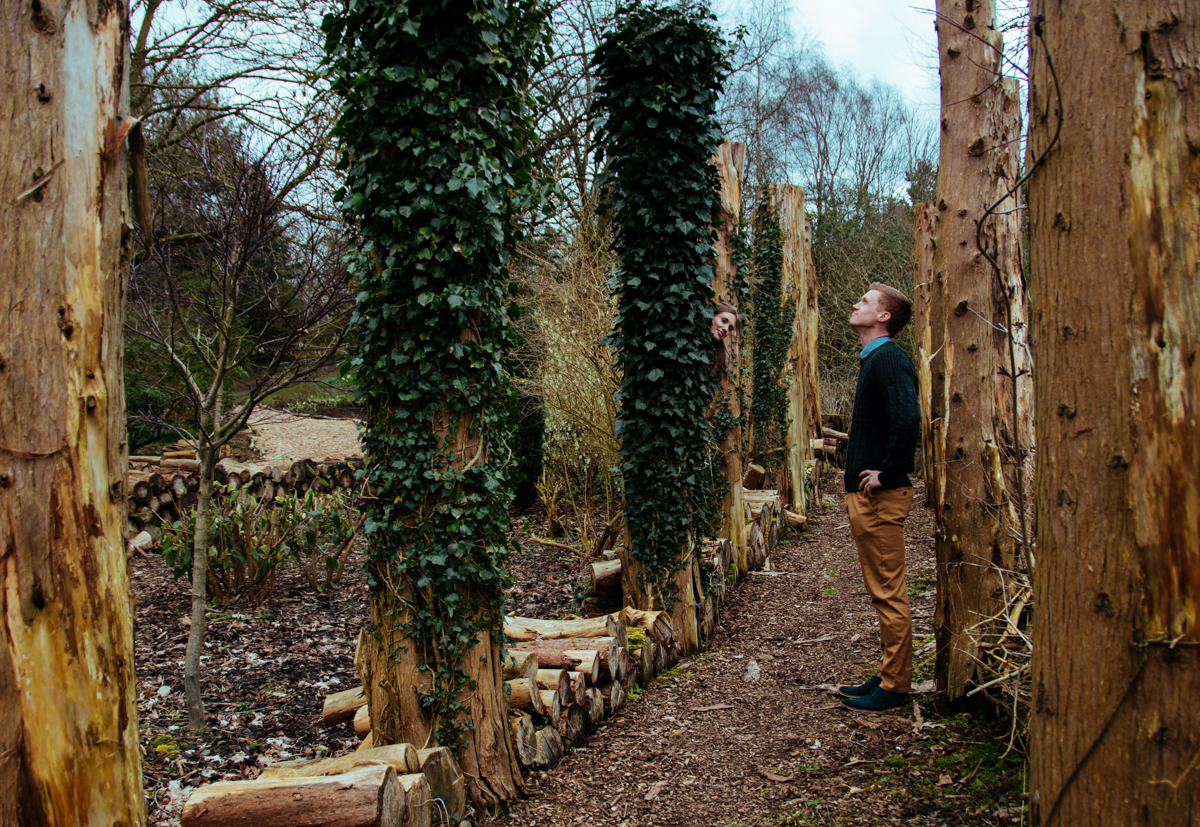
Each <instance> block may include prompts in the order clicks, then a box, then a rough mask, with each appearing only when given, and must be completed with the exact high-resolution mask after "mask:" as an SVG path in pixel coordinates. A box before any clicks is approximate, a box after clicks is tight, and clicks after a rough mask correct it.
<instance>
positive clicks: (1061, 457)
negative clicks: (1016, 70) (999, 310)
mask: <svg viewBox="0 0 1200 827" xmlns="http://www.w3.org/2000/svg"><path fill="white" fill-rule="evenodd" d="M1033 11H1034V14H1035V15H1037V16H1039V17H1035V18H1034V19H1035V20H1038V21H1039V22H1038V23H1037V24H1036V29H1035V34H1034V36H1033V38H1032V40H1033V44H1032V45H1033V48H1032V59H1031V69H1032V84H1031V96H1030V111H1031V112H1032V113H1033V119H1032V123H1031V127H1032V128H1031V130H1030V138H1029V157H1030V159H1031V161H1036V160H1037V159H1039V158H1041V157H1042V155H1043V154H1045V161H1044V163H1043V164H1042V165H1041V166H1040V167H1038V168H1037V169H1035V170H1034V172H1033V175H1032V178H1031V179H1030V182H1029V210H1030V220H1031V228H1032V231H1031V245H1032V249H1031V260H1032V272H1031V274H1030V285H1031V287H1032V291H1031V304H1032V306H1033V307H1034V308H1035V309H1036V313H1035V315H1034V317H1033V325H1034V331H1033V333H1034V336H1033V345H1034V355H1035V358H1036V364H1037V365H1038V369H1039V377H1038V384H1037V388H1036V420H1037V421H1036V427H1037V437H1038V439H1037V443H1038V452H1039V457H1038V478H1037V511H1038V517H1037V549H1038V566H1037V578H1036V585H1035V606H1036V620H1035V628H1034V655H1033V658H1034V660H1033V681H1032V686H1033V715H1032V719H1031V722H1030V736H1031V755H1030V768H1031V775H1030V793H1031V799H1030V806H1031V816H1032V823H1033V824H1035V825H1037V824H1040V825H1059V826H1061V827H1065V825H1082V824H1087V825H1096V827H1106V826H1107V825H1113V826H1114V827H1115V825H1123V827H1138V826H1145V827H1149V825H1167V824H1178V825H1184V824H1189V825H1190V824H1196V823H1198V822H1200V703H1197V700H1196V699H1197V687H1200V428H1198V424H1197V423H1198V422H1200V359H1198V357H1197V354H1198V353H1200V278H1198V277H1197V273H1198V272H1200V199H1198V198H1197V193H1198V192H1200V69H1198V68H1197V67H1198V65H1200V64H1198V55H1200V7H1197V6H1196V4H1194V3H1184V2H1170V1H1169V0H1128V2H1124V3H1119V4H1109V3H1099V2H1074V3H1069V4H1062V3H1057V2H1045V0H1035V2H1034V3H1033ZM1043 21H1044V22H1043ZM1038 33H1043V34H1044V38H1045V39H1044V41H1043V40H1042V39H1041V38H1040V37H1039V36H1038ZM1056 135H1057V140H1055V136H1056Z"/></svg>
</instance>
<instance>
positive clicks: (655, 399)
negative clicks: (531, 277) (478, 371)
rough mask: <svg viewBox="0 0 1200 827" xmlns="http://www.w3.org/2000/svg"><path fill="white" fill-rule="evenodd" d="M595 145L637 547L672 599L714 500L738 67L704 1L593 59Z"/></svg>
mask: <svg viewBox="0 0 1200 827" xmlns="http://www.w3.org/2000/svg"><path fill="white" fill-rule="evenodd" d="M593 65H594V67H595V69H596V74H597V78H598V83H597V87H596V99H595V104H594V107H595V108H594V112H595V117H596V128H597V133H596V134H597V138H596V140H597V146H598V149H597V154H598V156H599V157H600V158H601V159H603V160H605V161H606V162H607V166H606V172H605V176H604V178H603V180H602V181H600V182H599V184H600V186H607V187H608V195H609V201H610V204H611V210H612V212H613V216H614V219H615V222H614V223H615V226H616V227H617V233H616V241H615V246H616V251H617V254H618V256H619V260H620V262H621V266H620V268H619V270H618V271H617V274H616V276H615V278H614V292H615V294H616V297H617V319H616V323H615V325H614V330H613V333H612V335H611V337H610V343H611V344H612V345H613V347H614V349H615V350H616V353H617V364H618V365H619V367H620V368H621V370H622V371H623V376H624V378H623V379H622V382H621V387H620V390H619V391H618V401H619V403H620V406H621V413H620V419H619V421H618V423H617V432H618V435H619V437H620V439H621V475H622V478H623V482H624V487H625V518H626V521H627V524H628V526H629V529H630V534H631V537H632V548H631V549H630V552H631V553H632V554H633V556H634V557H635V558H637V559H638V560H640V561H641V562H642V563H643V565H644V567H645V576H646V578H647V579H649V580H650V581H651V583H652V584H653V585H655V586H656V587H657V588H658V590H659V592H660V593H661V594H663V595H664V597H665V598H666V599H667V600H670V599H671V596H672V595H673V584H674V580H673V576H674V574H675V572H676V570H677V567H678V565H679V562H678V555H679V553H680V549H681V548H682V547H683V546H684V544H686V543H689V542H690V543H691V546H690V548H689V549H688V552H689V553H694V551H695V550H696V548H698V547H699V543H700V540H701V536H702V533H703V530H704V528H705V524H706V523H707V522H708V520H707V513H706V512H707V510H708V499H709V498H708V488H709V486H708V485H707V481H706V479H705V473H706V464H707V449H706V440H707V438H708V435H709V429H708V425H707V424H706V422H705V417H704V414H705V409H706V407H707V406H708V403H709V397H710V390H709V388H710V383H711V382H712V377H711V374H710V372H709V367H710V364H711V360H712V352H713V349H712V337H711V334H710V333H709V326H710V324H711V321H712V301H713V290H712V279H713V270H712V264H711V262H712V259H713V255H714V248H713V243H714V238H713V234H712V232H711V229H710V228H711V226H712V223H713V221H714V220H716V219H717V217H718V216H719V211H720V197H719V195H718V193H717V189H716V187H717V174H716V170H715V168H714V167H713V166H712V165H711V164H709V158H710V157H711V156H712V155H713V154H715V153H716V151H717V149H718V147H719V145H720V142H721V129H720V125H719V123H718V121H717V118H716V114H715V113H716V105H717V99H718V97H719V95H720V93H721V88H722V83H723V80H724V78H725V76H726V75H727V74H728V72H729V69H730V66H729V61H728V57H727V53H726V50H725V42H724V40H723V39H722V37H721V34H720V32H719V30H718V29H717V27H716V25H715V24H714V22H713V17H712V15H711V13H710V11H709V10H708V8H707V6H705V5H700V4H691V3H682V4H677V5H657V4H641V3H635V4H632V5H627V6H623V7H619V8H618V10H617V25H616V27H615V29H614V30H613V31H611V32H609V33H608V34H607V35H606V36H605V37H604V38H603V39H602V41H601V43H600V45H599V46H598V48H597V49H596V53H595V55H594V57H593Z"/></svg>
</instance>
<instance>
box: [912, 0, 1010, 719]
mask: <svg viewBox="0 0 1200 827" xmlns="http://www.w3.org/2000/svg"><path fill="white" fill-rule="evenodd" d="M937 12H938V24H937V28H938V51H939V55H940V60H941V74H942V135H941V157H940V161H939V168H938V187H937V206H938V212H939V220H938V223H937V229H936V233H937V237H936V242H937V243H936V246H935V249H934V259H933V261H934V269H935V270H936V272H937V275H938V277H939V278H942V279H944V288H943V289H944V291H945V293H944V309H943V310H942V311H941V316H940V318H936V319H934V318H932V317H931V324H932V325H933V326H935V327H936V326H938V325H944V328H945V341H944V342H943V343H942V344H941V352H940V353H939V358H938V360H937V362H936V364H935V365H934V366H933V370H934V371H937V372H938V373H941V374H942V377H941V379H940V381H942V382H944V383H945V385H944V397H943V399H945V400H946V401H945V408H944V409H943V410H941V411H937V412H935V414H940V416H941V421H942V426H943V430H942V448H941V449H942V450H944V455H943V456H944V465H943V468H942V473H943V474H944V475H945V479H944V481H943V483H942V484H943V490H944V495H943V497H942V500H943V502H942V509H941V520H940V524H939V530H938V535H937V563H938V565H937V580H938V583H937V585H938V602H937V612H936V620H935V628H936V634H937V647H938V657H937V670H936V681H937V690H938V697H937V700H938V702H939V704H941V705H942V706H945V705H946V704H949V703H951V702H953V701H955V700H956V699H958V698H960V697H962V696H963V694H964V693H965V691H966V690H967V689H968V688H969V687H970V685H971V684H973V683H975V682H976V681H977V677H978V671H977V661H976V660H975V657H974V655H975V648H976V647H975V645H974V643H973V641H972V638H971V635H970V634H969V632H970V630H971V629H972V628H973V627H975V626H977V624H979V623H980V622H981V620H983V619H985V618H989V617H992V616H994V615H995V614H997V613H998V612H999V611H1000V609H1001V608H1002V606H1003V593H1004V589H1003V585H1004V577H1005V576H1006V575H1004V574H1003V572H1010V571H1013V570H1014V569H1015V566H1016V560H1017V555H1016V550H1017V537H1018V535H1019V526H1020V520H1019V518H1018V515H1017V513H1016V507H1015V505H1014V503H1013V496H1014V495H1013V491H1012V488H1013V484H1012V479H1011V476H1010V474H1009V473H1006V472H1007V471H1011V470H1012V468H1013V463H1014V457H1015V455H1016V450H1017V446H1018V443H1019V441H1020V440H1019V438H1018V436H1017V432H1016V430H1015V425H1014V419H1013V416H1014V414H1013V392H1012V391H1013V389H1012V379H1011V378H1010V377H1009V376H1008V375H1007V374H1009V373H1010V370H1009V343H1008V338H1007V333H1006V330H1007V327H1008V324H1009V318H1008V317H1009V312H1008V304H1009V303H1010V302H1015V303H1018V304H1019V303H1021V302H1023V301H1024V295H1023V294H1022V293H1021V292H1020V290H1019V282H1020V279H1019V275H1018V253H1017V216H1016V210H1015V200H1014V199H1013V198H1011V197H1010V198H1009V199H1008V201H1007V202H1005V203H1003V204H1001V205H1000V206H999V207H998V208H997V211H996V214H993V215H992V216H989V217H987V218H986V219H985V211H986V210H987V208H988V207H990V206H991V205H992V204H994V203H995V202H996V201H997V200H998V199H999V198H1000V197H1001V196H1002V195H1003V194H1004V193H1005V192H1006V191H1007V189H1008V188H1009V187H1010V186H1011V185H1012V184H1013V183H1014V182H1015V181H1016V180H1017V177H1018V175H1019V167H1018V163H1017V153H1018V147H1019V136H1020V114H1019V111H1020V98H1019V96H1018V95H1017V90H1016V86H1015V83H1013V82H1012V81H1007V80H1002V79H1001V78H1000V77H999V70H1000V68H1001V60H1000V57H1001V56H1000V47H1001V42H1000V35H999V34H998V33H997V32H996V31H995V30H994V29H993V28H992V26H993V23H994V20H995V3H994V0H938V3H937ZM980 221H983V222H984V233H983V236H982V240H983V242H984V245H985V248H986V249H987V250H988V252H989V253H990V254H991V255H992V256H993V257H994V258H995V259H996V260H997V262H998V264H999V269H1000V272H999V275H998V274H997V273H996V270H995V269H994V268H993V265H992V264H991V263H990V262H989V261H988V259H987V257H986V256H984V255H982V254H981V253H980V251H979V249H978V248H977V240H976V226H977V222H980ZM934 335H935V337H936V333H935V334H934ZM931 344H933V345H934V346H936V345H937V343H936V341H933V342H931ZM932 396H933V394H931V398H932ZM934 404H936V402H935V403H934Z"/></svg>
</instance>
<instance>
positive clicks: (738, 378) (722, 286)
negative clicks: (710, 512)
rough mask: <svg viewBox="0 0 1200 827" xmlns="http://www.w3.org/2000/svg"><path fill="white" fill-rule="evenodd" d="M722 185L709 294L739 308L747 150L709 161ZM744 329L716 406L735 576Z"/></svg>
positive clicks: (744, 567) (730, 147)
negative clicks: (738, 250) (725, 418)
mask: <svg viewBox="0 0 1200 827" xmlns="http://www.w3.org/2000/svg"><path fill="white" fill-rule="evenodd" d="M713 164H714V165H715V166H716V167H717V174H718V176H719V177H720V185H721V213H722V215H721V218H722V221H721V226H719V227H716V228H714V229H715V230H716V234H717V260H716V267H715V268H714V277H713V292H714V293H715V294H716V299H717V301H719V302H725V303H727V304H731V305H733V306H734V307H740V296H739V292H740V291H739V290H738V289H737V278H738V272H737V262H736V260H735V258H734V246H735V245H736V243H737V235H738V233H739V232H740V226H741V216H742V174H743V171H744V169H745V166H746V145H745V144H743V143H729V142H728V141H727V142H725V143H723V144H721V150H720V152H718V153H717V155H716V156H714V157H713ZM745 331H746V325H745V324H741V323H739V325H738V335H736V336H732V337H730V338H729V339H727V340H726V345H725V347H726V350H727V352H728V354H729V359H730V369H729V372H728V373H726V374H725V376H724V377H722V379H721V387H720V390H718V391H717V399H716V404H717V406H721V405H724V406H726V408H727V409H728V412H729V414H730V415H731V416H732V418H733V421H732V424H731V426H730V427H729V430H728V432H727V433H725V434H724V435H723V438H722V439H721V442H720V447H721V456H722V458H723V459H724V462H725V477H726V480H727V482H728V488H726V490H725V494H724V501H723V503H722V510H723V511H724V514H725V525H724V526H723V527H722V529H721V533H720V536H721V537H724V538H727V539H728V540H729V541H730V542H731V543H733V546H734V548H735V549H736V550H737V572H738V575H739V576H740V575H743V574H745V573H746V572H747V571H748V570H749V569H748V564H747V560H746V516H745V505H743V503H742V423H741V418H742V377H743V376H745V375H748V374H749V371H748V370H745V369H744V366H743V364H742V359H741V353H740V342H741V339H742V337H743V336H744V335H745Z"/></svg>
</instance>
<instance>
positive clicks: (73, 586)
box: [0, 0, 146, 825]
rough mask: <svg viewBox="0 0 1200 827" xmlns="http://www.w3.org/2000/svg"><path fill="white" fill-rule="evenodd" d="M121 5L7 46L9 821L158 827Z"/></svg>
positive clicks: (5, 817)
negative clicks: (135, 551)
mask: <svg viewBox="0 0 1200 827" xmlns="http://www.w3.org/2000/svg"><path fill="white" fill-rule="evenodd" d="M126 26H127V8H126V5H125V4H123V3H75V2H70V0H67V2H62V3H49V4H37V3H35V4H33V5H32V6H31V5H29V4H27V3H7V4H5V6H4V24H3V27H2V31H3V35H0V44H2V47H0V61H2V63H3V67H4V71H3V73H2V76H0V99H2V100H3V101H4V102H5V104H4V110H5V114H4V117H3V118H0V148H3V158H4V160H3V161H2V163H3V167H4V172H3V175H2V176H0V180H2V181H3V184H2V185H0V226H3V228H4V231H3V235H2V236H0V270H2V272H3V275H2V276H0V307H2V308H3V313H4V316H3V319H4V321H3V323H0V578H2V579H3V594H4V597H3V598H2V599H0V600H2V605H3V608H4V613H3V629H2V631H0V824H6V825H7V824H44V825H51V824H70V825H111V824H123V825H138V824H143V823H144V822H145V818H146V816H145V805H144V802H143V797H142V775H141V759H140V753H139V749H138V737H137V706H136V687H135V681H134V654H133V621H132V611H131V604H130V595H129V577H128V571H127V565H128V561H127V559H126V555H125V541H124V538H123V537H122V526H123V523H124V520H123V503H124V500H125V490H124V489H125V472H126V460H125V456H126V445H125V397H124V388H123V385H122V371H123V366H122V347H121V331H122V328H123V326H124V322H125V320H124V301H125V299H124V288H125V278H126V275H127V273H128V267H129V258H128V257H129V255H130V243H131V239H130V226H131V225H132V222H133V217H132V215H131V214H130V209H129V204H128V196H127V187H128V182H127V175H128V160H127V152H126V149H125V137H126V133H127V131H128V129H129V128H130V126H131V125H132V120H131V119H129V118H128V117H127V113H128V87H127V80H126V75H125V71H126V66H125V60H126V55H127V51H126V50H127V46H126V40H125V38H126V34H127V29H126Z"/></svg>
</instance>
